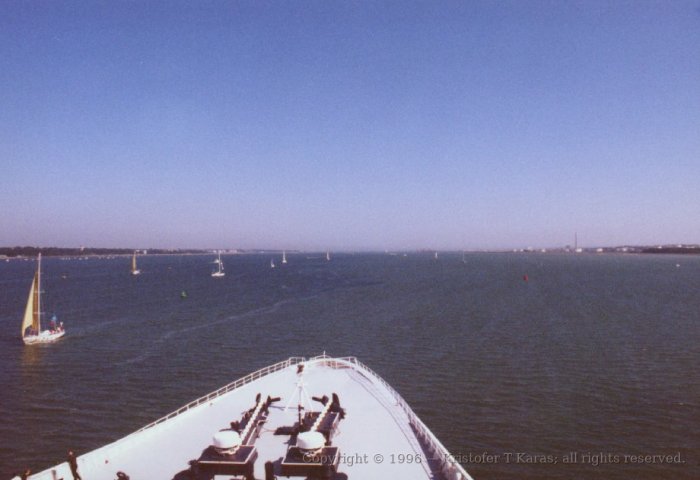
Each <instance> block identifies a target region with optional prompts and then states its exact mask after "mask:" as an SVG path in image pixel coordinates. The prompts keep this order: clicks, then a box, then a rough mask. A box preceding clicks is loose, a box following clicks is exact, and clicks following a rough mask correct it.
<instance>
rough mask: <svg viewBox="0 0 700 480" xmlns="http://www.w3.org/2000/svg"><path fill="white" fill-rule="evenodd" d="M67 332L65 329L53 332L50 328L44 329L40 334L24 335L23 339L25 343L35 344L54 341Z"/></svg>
mask: <svg viewBox="0 0 700 480" xmlns="http://www.w3.org/2000/svg"><path fill="white" fill-rule="evenodd" d="M65 334H66V332H65V331H63V332H54V333H51V332H50V331H49V330H44V331H43V332H41V333H40V334H39V335H27V336H25V337H23V338H22V341H23V342H24V344H25V345H34V344H37V343H53V342H55V341H57V340H59V339H60V338H61V337H62V336H64V335H65Z"/></svg>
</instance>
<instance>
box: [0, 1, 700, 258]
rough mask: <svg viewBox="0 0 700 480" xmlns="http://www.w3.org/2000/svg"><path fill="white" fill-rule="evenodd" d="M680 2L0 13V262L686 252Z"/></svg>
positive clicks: (694, 195)
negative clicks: (17, 250) (55, 251)
mask: <svg viewBox="0 0 700 480" xmlns="http://www.w3.org/2000/svg"><path fill="white" fill-rule="evenodd" d="M698 46H700V5H699V4H698V2H697V1H685V0H682V1H681V0H679V1H674V2H651V1H636V2H602V1H583V2H546V1H530V2H509V1H503V2H480V1H474V2H439V3H432V2H425V3H419V2H379V3H376V4H375V3H369V2H321V1H311V2H305V3H303V4H301V3H288V2H252V1H250V2H248V1H240V2H218V1H211V2H196V3H195V2H133V3H131V2H105V3H101V2H83V3H78V2H63V1H57V2H39V1H26V2H20V1H8V2H3V3H2V4H0V81H1V82H2V85H3V88H2V89H0V172H1V173H0V175H1V177H0V178H1V182H2V188H0V205H1V207H0V208H1V210H0V245H2V246H14V245H37V246H46V247H48V246H59V247H79V246H81V245H85V246H90V247H109V248H112V247H114V248H117V247H123V246H128V247H135V248H198V249H205V248H231V249H233V248H241V249H253V248H275V249H290V250H291V249H301V250H317V251H322V250H326V249H331V250H385V249H389V250H415V249H421V248H430V249H438V250H461V249H509V248H524V247H535V248H541V247H546V248H551V247H561V246H564V245H572V244H573V237H574V232H578V244H579V246H583V247H587V246H614V245H625V244H628V245H629V244H635V245H640V244H642V245H655V244H677V243H684V244H688V243H700V222H699V221H698V219H699V218H700V193H699V192H700V189H698V181H699V180H700V88H699V86H700V55H698Z"/></svg>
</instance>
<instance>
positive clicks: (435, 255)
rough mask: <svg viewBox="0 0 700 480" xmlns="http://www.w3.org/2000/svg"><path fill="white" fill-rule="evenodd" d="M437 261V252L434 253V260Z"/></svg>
mask: <svg viewBox="0 0 700 480" xmlns="http://www.w3.org/2000/svg"><path fill="white" fill-rule="evenodd" d="M437 259H438V252H435V260H437Z"/></svg>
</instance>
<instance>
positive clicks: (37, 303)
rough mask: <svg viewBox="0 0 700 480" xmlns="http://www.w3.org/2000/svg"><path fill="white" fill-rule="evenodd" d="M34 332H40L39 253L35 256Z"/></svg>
mask: <svg viewBox="0 0 700 480" xmlns="http://www.w3.org/2000/svg"><path fill="white" fill-rule="evenodd" d="M36 263H37V265H36V332H37V335H38V334H39V333H41V253H39V255H38V256H37V258H36Z"/></svg>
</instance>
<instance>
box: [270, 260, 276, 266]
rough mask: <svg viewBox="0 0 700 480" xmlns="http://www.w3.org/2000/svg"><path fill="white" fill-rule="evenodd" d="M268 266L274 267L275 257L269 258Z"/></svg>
mask: <svg viewBox="0 0 700 480" xmlns="http://www.w3.org/2000/svg"><path fill="white" fill-rule="evenodd" d="M270 268H275V259H274V258H271V259H270Z"/></svg>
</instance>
